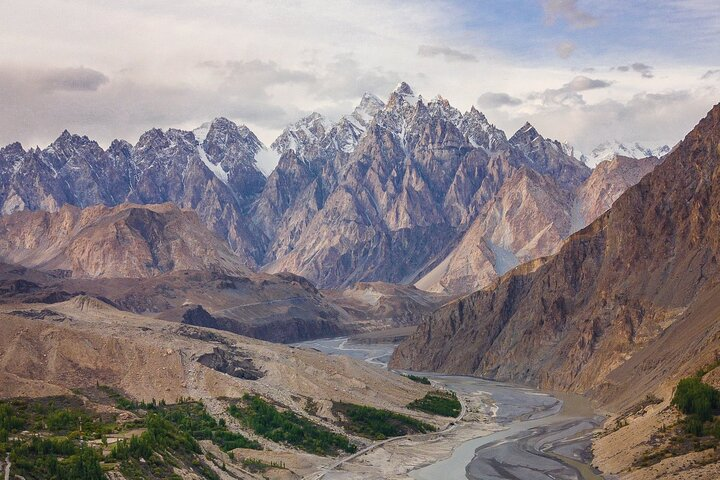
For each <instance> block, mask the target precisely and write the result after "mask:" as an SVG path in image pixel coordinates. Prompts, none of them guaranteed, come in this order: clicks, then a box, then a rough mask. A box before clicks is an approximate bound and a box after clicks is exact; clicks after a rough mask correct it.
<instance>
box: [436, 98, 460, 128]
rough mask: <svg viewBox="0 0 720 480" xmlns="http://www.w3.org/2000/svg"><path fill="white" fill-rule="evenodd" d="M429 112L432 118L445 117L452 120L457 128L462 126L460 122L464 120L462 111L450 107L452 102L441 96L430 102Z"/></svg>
mask: <svg viewBox="0 0 720 480" xmlns="http://www.w3.org/2000/svg"><path fill="white" fill-rule="evenodd" d="M428 111H429V112H430V115H432V116H438V117H443V118H446V119H447V120H450V122H452V124H453V125H455V126H456V127H457V126H459V125H460V120H461V119H462V114H461V113H460V110H458V109H457V108H455V107H453V106H452V105H450V102H448V101H447V100H446V99H445V98H443V97H441V96H440V95H437V96H436V97H435V98H433V99H432V100H430V102H428Z"/></svg>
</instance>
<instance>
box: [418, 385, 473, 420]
mask: <svg viewBox="0 0 720 480" xmlns="http://www.w3.org/2000/svg"><path fill="white" fill-rule="evenodd" d="M407 408H410V409H412V410H420V411H422V412H426V413H430V414H433V415H441V416H443V417H457V416H458V415H460V412H461V411H462V406H461V405H460V400H458V398H457V395H455V393H454V392H441V391H435V392H429V393H427V394H426V395H425V396H424V397H423V398H420V399H418V400H414V401H412V402H410V403H409V404H408V406H407Z"/></svg>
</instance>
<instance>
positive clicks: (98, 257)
mask: <svg viewBox="0 0 720 480" xmlns="http://www.w3.org/2000/svg"><path fill="white" fill-rule="evenodd" d="M0 258H2V261H4V262H8V263H16V264H21V265H23V266H25V267H31V268H39V269H42V270H67V271H69V272H71V273H72V275H73V276H76V277H149V276H154V275H158V274H161V273H165V272H169V271H173V270H210V271H221V272H228V273H236V274H241V273H247V272H248V270H247V268H246V267H245V266H244V265H243V264H242V262H240V260H239V259H238V257H237V256H236V255H234V254H233V253H232V252H231V251H230V250H229V249H228V247H227V245H226V244H225V242H223V241H222V240H220V239H219V238H217V237H215V235H214V234H212V233H211V232H210V231H208V230H207V229H206V228H205V227H204V226H203V225H202V224H201V223H200V221H199V219H198V217H197V215H196V214H195V213H194V212H191V211H183V210H180V209H179V208H178V207H177V206H176V205H174V204H170V203H166V204H162V205H152V206H141V205H134V204H123V205H119V206H117V207H103V206H95V207H89V208H87V209H84V210H81V209H79V208H78V207H74V206H69V205H66V206H63V207H61V208H60V210H58V211H56V212H27V211H24V212H17V213H14V214H12V215H6V216H3V217H0Z"/></svg>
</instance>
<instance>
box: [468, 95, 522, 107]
mask: <svg viewBox="0 0 720 480" xmlns="http://www.w3.org/2000/svg"><path fill="white" fill-rule="evenodd" d="M477 103H478V105H479V106H481V107H489V108H497V107H505V106H515V105H520V104H521V103H522V100H520V99H519V98H517V97H513V96H511V95H508V94H507V93H495V92H486V93H483V94H482V95H480V97H479V98H478V101H477Z"/></svg>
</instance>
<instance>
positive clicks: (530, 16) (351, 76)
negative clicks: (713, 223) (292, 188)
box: [0, 0, 720, 150]
mask: <svg viewBox="0 0 720 480" xmlns="http://www.w3.org/2000/svg"><path fill="white" fill-rule="evenodd" d="M0 12H1V13H2V15H0V27H1V28H0V46H1V47H2V48H0V144H3V145H4V144H7V143H10V142H12V141H16V140H18V141H21V142H22V143H23V144H24V145H25V146H26V147H30V146H34V145H41V146H44V145H47V144H48V143H50V142H51V141H52V140H53V139H54V138H56V137H57V136H58V135H59V133H60V132H61V131H62V130H63V129H65V128H67V129H68V130H70V131H71V132H73V133H80V134H86V135H88V136H90V137H91V138H94V139H96V140H98V141H99V142H100V143H101V145H107V144H108V143H109V142H110V141H111V140H112V139H113V138H125V139H127V140H129V141H131V142H134V141H136V140H137V138H138V137H139V135H140V134H141V133H142V132H143V131H145V130H147V129H149V128H151V127H161V128H167V127H180V128H193V127H195V126H197V125H199V124H201V123H203V122H205V121H207V120H209V119H211V118H213V117H216V116H226V117H228V118H231V119H233V120H235V121H237V122H242V123H245V124H247V125H248V126H249V127H251V128H252V129H253V130H254V131H255V132H256V133H257V134H258V136H259V137H260V138H261V139H262V140H263V141H264V142H265V143H267V144H269V143H270V142H272V140H273V139H274V138H275V136H276V135H277V134H278V133H279V132H280V130H282V128H283V127H284V126H285V125H286V124H288V123H290V122H292V121H295V120H297V119H298V118H300V117H301V116H302V115H304V114H307V113H310V112H312V111H318V112H320V113H323V114H325V115H327V116H328V117H330V118H337V117H339V116H340V115H342V114H344V113H349V112H350V111H351V110H352V109H353V108H354V105H355V104H356V103H357V101H358V100H359V98H360V96H361V95H362V93H363V92H365V91H370V92H373V93H375V94H377V95H378V96H380V97H381V98H386V97H387V96H388V94H389V92H390V91H391V90H392V89H393V88H394V87H395V85H396V84H397V83H398V82H399V81H401V80H404V81H406V82H408V83H409V84H410V85H411V86H412V87H413V88H414V89H415V91H416V92H417V93H420V94H422V95H423V96H424V97H425V98H431V97H433V96H435V95H437V94H442V95H443V96H444V97H445V98H447V99H449V100H450V102H451V103H452V104H453V105H455V106H456V107H457V108H459V109H461V110H463V111H464V110H467V109H469V108H470V106H471V105H476V106H477V107H478V108H479V109H480V110H481V111H483V112H485V113H486V115H487V116H488V118H489V119H490V120H491V121H492V122H494V123H496V124H497V125H498V126H500V127H501V128H503V129H505V130H506V131H508V133H512V131H514V130H515V129H517V128H519V127H520V126H521V125H522V124H523V123H524V122H525V121H528V120H529V121H530V122H532V123H533V124H534V125H535V126H536V127H537V128H538V130H539V131H540V132H541V133H543V134H544V135H545V136H549V137H552V138H557V139H559V140H563V141H569V142H571V143H573V144H575V145H577V146H578V147H579V148H580V149H581V150H589V149H591V148H592V147H593V146H595V145H596V144H597V143H599V142H601V141H604V140H607V139H618V140H621V141H639V142H642V143H646V144H649V145H650V146H653V145H655V144H661V143H669V144H673V143H675V142H677V141H678V140H680V139H681V138H682V136H683V135H684V134H685V133H686V132H687V131H688V130H689V129H691V128H692V127H693V125H695V123H696V122H697V120H699V118H700V117H701V116H703V115H704V114H705V113H706V112H707V110H709V109H710V107H711V106H712V105H713V104H715V103H717V102H719V101H720V50H719V49H718V45H720V9H719V8H718V7H717V0H633V1H632V2H628V1H626V0H603V1H602V2H601V1H582V0H502V1H497V0H475V1H472V0H465V1H449V0H448V1H443V0H437V1H423V0H408V1H404V0H362V1H359V0H357V1H350V0H332V1H327V0H294V1H290V0H193V1H186V0H172V1H168V0H123V1H120V0H5V1H4V2H3V3H2V5H0Z"/></svg>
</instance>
